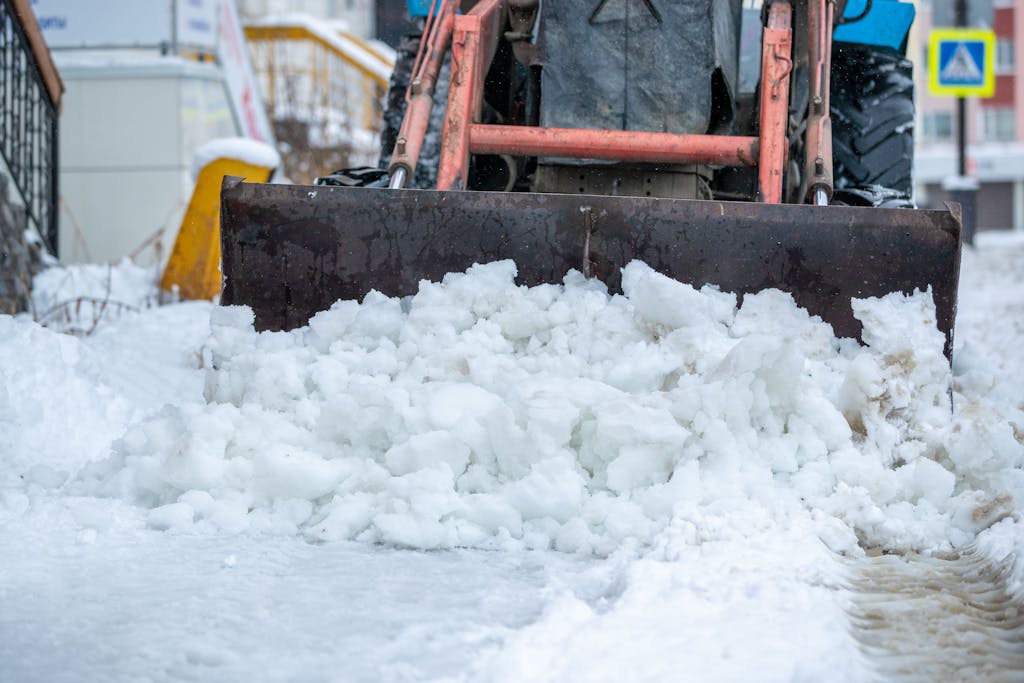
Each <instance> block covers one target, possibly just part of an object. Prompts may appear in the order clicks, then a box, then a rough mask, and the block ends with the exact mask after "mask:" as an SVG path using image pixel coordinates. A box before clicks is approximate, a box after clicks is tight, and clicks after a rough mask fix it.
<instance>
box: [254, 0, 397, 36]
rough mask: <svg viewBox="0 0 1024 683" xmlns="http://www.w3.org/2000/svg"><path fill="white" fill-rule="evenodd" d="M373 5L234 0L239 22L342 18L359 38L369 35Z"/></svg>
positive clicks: (354, 0) (347, 0)
mask: <svg viewBox="0 0 1024 683" xmlns="http://www.w3.org/2000/svg"><path fill="white" fill-rule="evenodd" d="M391 1H393V0H391ZM376 5H377V2H376V0H238V11H239V13H240V14H241V15H242V20H243V21H253V20H260V19H264V18H266V17H268V16H282V15H287V14H296V13H300V14H308V15H310V16H312V17H314V18H316V19H330V20H334V21H343V22H345V24H347V30H348V31H349V32H351V33H353V34H355V35H357V36H359V37H360V38H373V37H374V35H375V24H376V21H375V17H376ZM402 5H403V7H404V5H405V3H404V2H402Z"/></svg>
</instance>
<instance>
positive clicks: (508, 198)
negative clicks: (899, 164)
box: [221, 178, 961, 356]
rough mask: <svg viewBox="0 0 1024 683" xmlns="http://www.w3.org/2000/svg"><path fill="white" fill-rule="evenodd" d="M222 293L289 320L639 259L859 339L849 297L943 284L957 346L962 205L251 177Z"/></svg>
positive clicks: (236, 184) (266, 315)
mask: <svg viewBox="0 0 1024 683" xmlns="http://www.w3.org/2000/svg"><path fill="white" fill-rule="evenodd" d="M221 212H222V214H221V235H222V240H223V272H224V290H223V295H222V299H221V301H222V303H224V304H245V305H248V306H251V307H252V309H253V311H254V312H255V317H256V328H257V329H258V330H287V329H292V328H295V327H300V326H303V325H305V324H306V323H307V321H308V320H309V318H310V317H311V316H313V315H314V314H315V313H317V312H318V311H321V310H325V309H327V308H329V307H330V306H331V304H332V303H334V302H335V301H336V300H338V299H356V300H361V299H362V298H363V297H364V296H365V295H366V294H367V293H368V292H369V291H370V290H377V291H379V292H382V293H384V294H387V295H389V296H406V295H411V294H415V293H416V291H417V289H418V286H419V282H420V280H433V281H440V280H441V279H442V278H443V277H444V275H445V274H446V273H449V272H461V271H464V270H465V269H466V268H468V267H469V266H471V265H473V264H474V263H484V262H488V261H494V260H500V259H512V260H514V261H515V263H516V265H517V267H518V282H519V283H520V284H525V285H536V284H539V283H543V282H549V283H557V282H561V280H562V277H563V276H564V275H565V273H566V272H567V271H569V270H570V269H576V270H579V271H581V272H583V273H584V274H585V275H588V276H590V277H597V278H600V279H601V280H603V281H604V282H605V283H606V284H607V285H608V286H609V288H610V289H611V290H612V291H616V290H618V289H619V286H620V269H621V268H622V267H623V266H625V265H626V264H627V263H629V262H630V261H631V260H633V259H640V260H642V261H644V262H646V263H647V264H648V265H649V266H651V267H652V268H654V269H656V270H658V271H659V272H661V273H663V274H665V275H668V276H669V277H672V278H674V279H676V280H679V281H681V282H686V283H689V284H691V285H694V286H696V287H700V286H702V285H704V284H712V285H717V286H718V287H719V288H721V289H722V290H723V291H729V292H736V293H740V294H742V293H748V292H756V291H760V290H762V289H767V288H777V289H781V290H784V291H786V292H789V293H790V294H792V295H793V298H794V299H795V300H796V302H797V304H799V305H800V306H803V307H804V308H806V309H807V310H809V311H810V312H811V313H812V314H815V315H819V316H821V317H822V318H823V319H824V320H825V321H826V322H828V323H830V324H831V325H832V327H833V329H834V330H835V333H836V335H837V336H840V337H857V338H859V336H860V331H861V326H860V323H859V321H857V320H856V319H855V318H854V317H853V312H852V309H851V306H850V300H851V299H852V298H862V297H869V296H881V295H884V294H887V293H889V292H894V291H901V292H905V293H908V294H909V293H912V292H913V291H914V290H915V289H921V290H924V289H927V288H928V287H931V290H932V294H933V296H934V299H935V306H936V315H937V321H938V327H939V329H940V330H941V331H942V332H943V333H944V334H945V335H946V354H947V356H949V355H950V352H951V349H952V341H953V324H954V319H955V316H956V294H957V282H958V277H959V270H960V244H961V237H960V232H961V221H960V211H959V206H958V205H955V204H951V205H948V206H947V210H945V211H924V210H910V209H878V208H855V207H845V206H822V207H819V206H810V205H786V204H758V203H749V202H719V201H694V200H682V199H656V198H650V197H605V196H590V195H558V194H530V193H500V192H444V191H435V190H389V189H380V188H346V187H323V186H318V187H311V186H297V185H265V184H258V183H242V182H241V181H240V179H238V178H225V181H224V186H223V188H222V198H221Z"/></svg>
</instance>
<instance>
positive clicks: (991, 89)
mask: <svg viewBox="0 0 1024 683" xmlns="http://www.w3.org/2000/svg"><path fill="white" fill-rule="evenodd" d="M995 58H996V35H995V33H993V32H992V31H983V30H980V29H965V28H939V29H935V30H933V31H932V33H931V38H930V40H929V41H928V84H929V88H928V89H929V90H930V91H931V93H932V94H933V95H951V96H953V97H969V96H974V97H992V95H994V94H995V92H996V72H995Z"/></svg>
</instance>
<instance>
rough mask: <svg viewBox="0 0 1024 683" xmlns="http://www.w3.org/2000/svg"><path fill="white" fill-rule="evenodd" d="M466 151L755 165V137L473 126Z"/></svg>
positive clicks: (473, 152)
mask: <svg viewBox="0 0 1024 683" xmlns="http://www.w3.org/2000/svg"><path fill="white" fill-rule="evenodd" d="M469 151H470V153H472V154H510V155H512V156H531V157H535V156H560V157H569V158H573V159H610V160H612V161H632V162H652V163H670V164H686V163H691V164H693V163H696V164H720V165H722V166H756V165H757V159H758V141H757V138H754V137H729V136H725V135H674V134H672V133H644V132H639V131H627V130H586V129H577V128H534V127H531V126H495V125H481V124H479V123H474V124H473V125H472V126H470V127H469Z"/></svg>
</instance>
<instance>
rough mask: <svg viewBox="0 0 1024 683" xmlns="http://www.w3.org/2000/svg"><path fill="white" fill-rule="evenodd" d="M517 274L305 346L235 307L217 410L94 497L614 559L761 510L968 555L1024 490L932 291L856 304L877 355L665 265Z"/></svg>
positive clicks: (89, 479) (401, 304)
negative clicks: (665, 272) (534, 280)
mask: <svg viewBox="0 0 1024 683" xmlns="http://www.w3.org/2000/svg"><path fill="white" fill-rule="evenodd" d="M515 274H516V271H515V266H514V264H512V263H511V262H496V263H491V264H487V265H477V266H474V267H472V268H471V269H469V270H468V271H467V272H466V273H464V274H451V275H449V276H447V277H446V278H445V280H444V282H443V283H428V282H423V283H421V287H420V291H419V293H418V294H416V295H415V296H414V297H411V298H409V299H406V300H399V299H394V298H387V297H384V296H382V295H379V294H377V293H371V294H370V295H368V296H367V297H366V299H365V300H364V302H363V303H362V304H358V303H356V302H352V301H342V302H338V303H336V304H335V305H334V306H333V307H332V308H331V309H330V310H329V311H325V312H322V313H320V314H318V315H317V316H315V317H314V318H313V319H312V320H311V321H310V324H309V326H308V327H306V328H302V329H299V330H295V331H292V332H279V333H256V332H254V331H253V327H252V322H253V316H252V312H251V311H250V310H249V309H247V308H243V307H230V308H219V309H217V310H216V311H215V312H214V314H213V318H212V328H213V330H212V338H211V341H210V347H209V362H210V365H211V369H210V370H209V372H208V377H207V388H206V399H207V402H206V403H205V404H193V405H185V406H181V407H168V408H166V409H165V410H164V411H163V412H162V413H161V414H159V415H157V416H154V417H152V418H150V419H148V420H147V421H145V422H143V423H141V424H140V425H138V426H137V427H135V428H133V429H131V430H130V431H129V432H128V433H127V434H126V436H125V437H124V438H123V439H122V440H121V441H120V442H119V443H118V444H117V445H116V447H115V452H114V455H113V456H111V457H110V458H108V459H107V460H105V461H102V462H99V463H95V464H93V465H91V466H89V467H87V468H86V469H85V470H84V471H83V473H82V474H81V476H80V483H79V485H78V486H79V489H80V490H81V491H82V492H83V493H86V494H99V495H109V496H118V497H125V498H127V499H129V500H133V501H135V502H137V503H139V504H141V505H145V506H148V507H151V508H153V510H152V512H151V513H150V524H151V525H152V526H155V527H157V528H168V529H191V528H200V529H202V528H212V529H220V530H229V531H242V530H247V529H248V530H256V531H270V532H285V533H288V532H294V531H295V530H297V529H298V530H301V531H302V532H303V533H305V534H307V535H309V536H310V537H313V538H316V539H324V540H332V539H357V540H362V541H369V542H384V543H390V544H396V545H401V546H410V547H418V548H440V547H454V546H474V547H484V548H495V547H529V548H537V547H541V548H543V547H555V548H557V549H560V550H566V551H575V552H582V553H596V554H606V553H609V552H612V551H614V549H615V548H617V547H619V546H620V545H621V544H623V543H625V542H630V543H632V542H639V543H641V544H650V543H654V542H655V540H656V539H657V537H658V535H659V534H660V533H662V532H663V531H665V530H666V529H667V528H668V527H669V526H670V525H671V524H672V522H673V518H674V516H675V515H676V514H677V513H679V512H680V510H684V509H686V510H693V509H695V508H701V507H703V508H705V509H707V510H721V511H723V513H722V514H723V515H727V513H726V511H728V510H729V509H730V508H731V509H738V508H744V509H747V508H749V506H750V505H752V504H753V505H755V506H757V507H758V508H759V509H761V510H763V511H764V514H765V515H768V516H773V517H775V518H785V517H793V516H798V517H801V518H810V519H813V520H815V522H814V523H815V524H817V525H818V526H819V528H820V530H821V531H820V533H821V537H822V538H823V539H824V540H825V541H826V543H828V544H829V545H830V546H831V547H832V548H833V549H835V550H840V551H842V550H850V549H854V548H855V547H856V546H857V545H858V544H860V545H861V546H873V547H882V548H886V549H891V550H902V549H918V550H925V549H941V548H950V547H958V546H961V545H963V544H964V543H967V542H969V540H970V539H972V538H973V537H974V535H975V534H976V533H977V532H978V531H980V530H981V529H984V528H986V527H987V526H989V525H990V524H992V523H993V522H994V521H996V520H998V519H1001V518H1003V517H1005V516H1006V515H1007V514H1009V511H1010V510H1012V496H1013V495H1015V494H1019V493H1021V492H1022V491H1024V482H1022V478H1021V470H1020V466H1021V465H1022V464H1024V446H1022V443H1021V442H1022V436H1021V433H1022V431H1024V412H1022V411H1021V409H1020V406H1018V407H1017V408H1012V407H1007V406H1006V405H1003V406H1002V407H1000V406H996V405H993V404H990V403H988V402H986V399H985V397H984V394H983V393H975V392H973V391H972V390H971V388H970V387H969V386H968V387H966V388H965V387H959V388H960V391H961V392H963V393H959V392H958V393H955V394H954V393H952V392H951V382H952V377H951V373H950V369H949V365H948V363H947V361H946V358H945V357H944V355H943V352H942V349H943V341H944V338H943V336H942V335H941V333H939V332H938V331H937V330H936V327H935V317H934V306H933V304H932V300H931V296H930V294H927V293H918V294H915V295H914V296H911V297H905V296H903V295H900V294H893V295H890V296H887V297H884V298H881V299H873V300H862V301H858V302H856V305H855V308H854V311H855V314H856V315H857V317H858V318H859V319H860V320H861V321H862V322H863V324H864V339H865V341H866V342H867V344H868V345H867V346H860V345H858V344H857V343H856V342H855V341H852V340H839V339H836V338H835V337H834V336H833V334H832V330H831V328H830V327H829V326H828V325H826V324H825V323H823V322H822V321H821V320H820V319H819V318H817V317H812V316H810V315H808V314H807V312H806V311H804V310H802V309H800V308H798V307H797V306H796V305H795V304H794V303H793V300H792V298H791V297H790V296H789V295H787V294H784V293H781V292H778V291H774V290H769V291H764V292H761V293H758V294H755V295H748V296H746V297H745V298H744V302H743V306H742V307H740V308H738V307H737V300H736V297H735V296H734V295H732V294H726V293H722V292H720V291H718V290H716V289H714V288H712V287H704V288H703V289H701V290H695V289H694V288H692V287H689V286H687V285H684V284H681V283H678V282H675V281H673V280H671V279H668V278H666V277H664V276H661V275H659V274H657V273H656V272H654V271H653V270H651V269H650V268H648V267H647V266H646V265H644V264H642V263H640V262H634V263H631V264H630V265H628V266H627V267H626V268H625V269H624V271H623V291H624V294H623V295H609V294H608V292H607V290H606V289H605V288H604V286H603V285H602V284H601V283H599V282H596V281H593V280H587V279H584V278H583V277H582V276H581V275H580V274H578V273H575V272H572V273H570V274H569V275H567V276H566V278H565V281H564V284H562V285H541V286H538V287H532V288H527V287H521V286H516V285H515V283H514V277H515ZM951 402H952V403H951ZM960 413H963V414H965V417H963V418H961V417H958V415H959V414H960ZM967 413H969V415H967Z"/></svg>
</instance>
